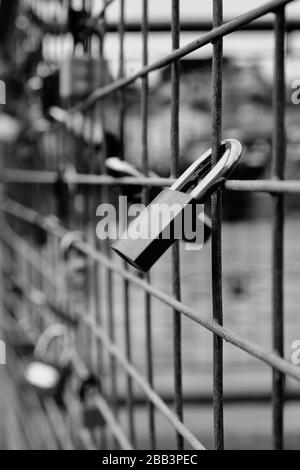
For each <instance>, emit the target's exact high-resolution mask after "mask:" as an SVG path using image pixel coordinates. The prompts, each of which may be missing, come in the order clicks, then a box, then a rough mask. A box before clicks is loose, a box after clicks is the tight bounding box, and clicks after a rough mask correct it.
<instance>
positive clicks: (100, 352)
mask: <svg viewBox="0 0 300 470" xmlns="http://www.w3.org/2000/svg"><path fill="white" fill-rule="evenodd" d="M108 1H109V0H104V8H103V13H102V17H101V21H102V34H101V37H100V46H99V54H100V58H101V60H104V52H105V39H106V6H107V4H108ZM97 109H98V112H99V117H100V122H101V126H102V132H103V145H102V154H101V156H100V157H101V159H100V162H99V163H100V171H101V173H103V174H104V173H105V172H106V167H105V159H106V158H107V141H106V120H105V117H106V113H105V101H103V102H102V103H98V108H97ZM96 190H97V188H96ZM100 197H101V200H103V199H106V198H107V197H108V191H107V188H101V191H100ZM96 244H97V246H98V247H99V245H100V243H99V241H98V240H97V242H96ZM107 251H108V255H109V256H110V250H109V248H107ZM95 269H98V271H97V273H98V275H97V278H98V287H97V289H96V297H98V299H95V300H96V303H97V305H98V308H97V307H96V308H97V320H96V321H97V324H99V325H103V323H104V319H103V315H102V312H101V306H100V275H99V265H98V263H97V268H96V267H95ZM105 274H106V277H107V281H109V276H110V272H109V270H108V271H107V272H106V271H105ZM96 282H97V281H96ZM108 285H109V284H108ZM97 344H98V355H99V369H100V373H101V375H102V376H103V375H104V368H105V367H106V362H109V363H110V364H112V362H110V358H108V357H107V355H106V354H105V348H104V347H103V344H102V342H101V341H99V340H98V341H97ZM103 382H104V384H103V385H102V388H103V393H107V392H106V387H105V388H104V385H105V381H103ZM114 393H116V390H115V392H114ZM100 445H101V449H107V448H108V439H107V432H106V428H103V429H102V432H101V442H100Z"/></svg>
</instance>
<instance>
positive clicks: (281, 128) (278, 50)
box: [272, 7, 286, 450]
mask: <svg viewBox="0 0 300 470" xmlns="http://www.w3.org/2000/svg"><path fill="white" fill-rule="evenodd" d="M285 37H286V34H285V8H284V7H283V8H280V9H279V10H278V12H276V16H275V69H274V74H275V77H274V95H273V106H274V135H273V166H272V177H273V178H274V179H277V180H282V179H284V171H285V158H286V128H285V105H286V88H285ZM284 216H285V214H284V195H280V196H274V225H273V267H272V275H273V288H272V290H273V295H272V310H273V348H274V350H275V351H276V352H277V354H278V355H279V356H281V357H283V356H284V293H283V289H284V221H285V220H284V219H285V217H284ZM284 382H285V377H284V375H283V374H281V373H279V372H278V371H275V370H274V371H273V400H272V402H273V446H274V448H275V449H276V450H281V449H283V447H284V429H283V428H284Z"/></svg>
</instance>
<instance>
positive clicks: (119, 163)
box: [105, 157, 211, 243]
mask: <svg viewBox="0 0 300 470" xmlns="http://www.w3.org/2000/svg"><path fill="white" fill-rule="evenodd" d="M105 166H106V168H107V170H108V173H109V174H111V175H112V176H114V177H119V178H122V177H127V176H129V177H130V176H132V177H143V176H144V175H143V173H141V172H140V171H139V170H138V169H137V168H135V167H134V166H133V165H131V164H129V163H127V162H124V161H123V160H121V159H120V158H118V157H111V158H107V159H106V160H105ZM148 176H149V177H150V178H158V175H157V174H156V173H155V172H154V171H149V174H148ZM125 194H126V196H128V197H129V198H131V200H132V201H133V202H140V201H141V200H142V191H141V188H140V187H139V186H130V187H126V188H125ZM199 220H200V222H201V223H202V224H203V227H204V231H203V232H204V233H203V234H204V243H206V242H207V241H208V240H209V239H210V236H211V220H210V218H209V217H208V216H207V215H206V214H205V213H204V212H203V213H201V214H200V215H199Z"/></svg>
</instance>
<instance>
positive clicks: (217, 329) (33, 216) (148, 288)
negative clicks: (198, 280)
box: [0, 200, 300, 381]
mask: <svg viewBox="0 0 300 470" xmlns="http://www.w3.org/2000/svg"><path fill="white" fill-rule="evenodd" d="M0 210H1V211H3V212H5V213H9V214H11V215H14V216H15V217H17V218H19V219H21V220H25V221H27V222H29V223H35V224H39V225H40V226H41V227H42V228H43V229H44V230H46V231H48V232H50V233H52V234H53V235H54V236H56V237H58V238H63V237H64V236H65V235H66V234H67V233H69V232H68V231H67V230H65V229H64V228H63V227H62V226H60V225H58V224H54V222H53V220H49V218H47V217H42V216H40V215H39V214H37V213H36V212H35V211H33V210H32V209H28V208H27V207H25V206H22V205H21V204H19V203H15V202H12V201H8V200H7V201H6V202H5V203H1V204H0ZM74 246H75V247H76V248H77V249H78V250H79V251H81V252H82V253H83V254H85V255H86V256H89V257H90V258H91V259H93V260H94V261H97V262H98V263H100V264H102V265H103V266H105V267H106V268H108V269H109V270H111V271H113V272H114V273H116V274H117V275H119V276H121V277H122V278H124V279H127V280H128V281H129V282H132V283H133V284H134V285H136V286H137V287H139V288H140V289H142V290H143V291H145V292H147V293H149V294H150V295H152V296H153V297H155V298H156V299H158V300H160V301H161V302H163V303H164V304H165V305H168V306H169V307H170V308H171V309H175V310H177V311H178V312H181V313H182V314H183V315H184V316H186V317H187V318H189V319H190V320H192V321H194V322H195V323H197V324H199V325H201V326H202V327H203V328H205V329H206V330H208V331H210V332H212V333H214V334H216V335H218V336H220V337H221V338H223V339H224V340H225V341H227V342H228V343H230V344H232V345H233V346H235V347H237V348H238V349H241V350H242V351H244V352H246V353H248V354H249V355H250V356H253V357H255V358H256V359H259V360H260V361H262V362H264V363H265V364H268V365H269V366H271V367H272V368H274V369H277V370H278V371H280V372H283V373H284V374H286V375H288V376H290V377H292V378H294V379H296V380H297V381H300V369H299V368H298V367H296V366H294V365H292V364H290V363H289V362H288V361H286V360H284V359H282V358H280V357H279V356H278V355H277V354H275V353H274V352H272V351H271V352H269V351H267V350H266V349H265V348H263V347H261V346H259V345H257V344H256V343H253V342H252V341H249V340H247V339H245V338H243V337H242V336H240V335H238V334H236V333H234V332H232V331H230V330H228V329H226V328H224V327H222V326H220V325H218V324H217V323H216V322H214V321H209V320H208V319H207V318H206V317H205V316H204V315H201V314H199V313H198V312H197V311H195V310H194V309H192V308H190V307H188V306H186V305H184V304H183V303H181V302H178V301H177V300H174V299H173V298H172V297H170V296H169V295H167V294H165V293H164V292H161V291H160V290H159V289H157V288H156V287H154V286H152V285H149V284H148V283H147V282H145V281H143V280H141V279H139V278H138V277H136V276H135V275H134V274H132V273H131V272H129V271H125V270H124V269H122V268H120V267H119V266H118V265H117V264H115V263H114V261H113V260H110V259H108V258H107V257H106V256H104V255H103V254H101V253H100V252H99V251H97V250H96V249H95V248H93V247H92V246H90V245H89V244H87V243H84V242H77V243H74Z"/></svg>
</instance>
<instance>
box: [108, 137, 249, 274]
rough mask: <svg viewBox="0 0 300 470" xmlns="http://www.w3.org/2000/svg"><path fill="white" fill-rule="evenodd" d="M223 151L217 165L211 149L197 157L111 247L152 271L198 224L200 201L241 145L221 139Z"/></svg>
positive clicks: (235, 160) (223, 176)
mask: <svg viewBox="0 0 300 470" xmlns="http://www.w3.org/2000/svg"><path fill="white" fill-rule="evenodd" d="M221 151H222V157H221V159H220V160H219V161H218V162H217V164H216V165H215V166H212V150H208V151H207V152H206V153H205V154H204V155H202V156H201V157H200V158H198V159H197V160H196V161H195V162H194V163H193V164H192V165H191V166H190V167H189V168H188V170H187V171H186V172H185V173H184V174H183V175H182V176H181V177H180V178H179V179H178V180H177V181H176V182H175V183H174V184H173V185H172V186H171V187H170V188H169V189H164V190H163V191H162V192H161V193H160V194H159V196H158V197H157V198H156V199H154V201H153V202H152V203H151V204H150V205H149V206H148V207H147V208H146V209H145V210H144V211H143V212H142V213H141V214H140V216H139V217H137V219H136V220H134V221H133V222H132V223H131V224H130V225H129V228H128V230H127V232H126V233H125V234H124V235H123V236H122V237H121V239H120V240H119V241H118V242H117V243H115V244H114V245H113V246H112V249H113V250H114V251H115V252H116V253H117V254H118V255H119V256H121V257H122V258H123V259H124V260H125V261H126V262H127V263H129V264H130V265H132V266H134V267H135V268H136V269H138V270H140V271H142V272H147V271H149V270H150V269H151V268H152V266H153V265H154V264H155V263H156V262H157V261H158V260H159V259H160V258H161V256H162V255H163V254H164V253H165V252H166V251H167V250H168V248H170V246H172V245H173V243H174V242H175V241H176V240H177V239H179V236H180V235H181V236H182V233H185V232H186V230H185V229H186V228H187V227H185V226H186V225H193V226H194V225H195V221H196V220H197V218H198V217H199V214H200V213H201V212H202V210H203V207H202V206H200V205H202V204H204V203H205V202H206V201H207V199H208V198H209V197H210V196H211V195H212V194H213V193H214V192H215V191H216V190H217V189H218V188H220V187H221V185H222V184H223V183H224V182H225V180H226V178H228V176H229V175H230V173H231V172H232V171H233V170H234V168H235V167H236V165H237V163H238V162H239V160H240V157H241V154H242V146H241V144H240V143H239V142H238V141H237V140H234V139H229V140H225V141H224V142H223V143H222V146H221ZM207 170H209V171H207ZM203 174H204V176H203ZM163 209H164V210H163ZM192 228H194V227H190V226H189V227H188V230H189V231H190V232H192Z"/></svg>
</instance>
